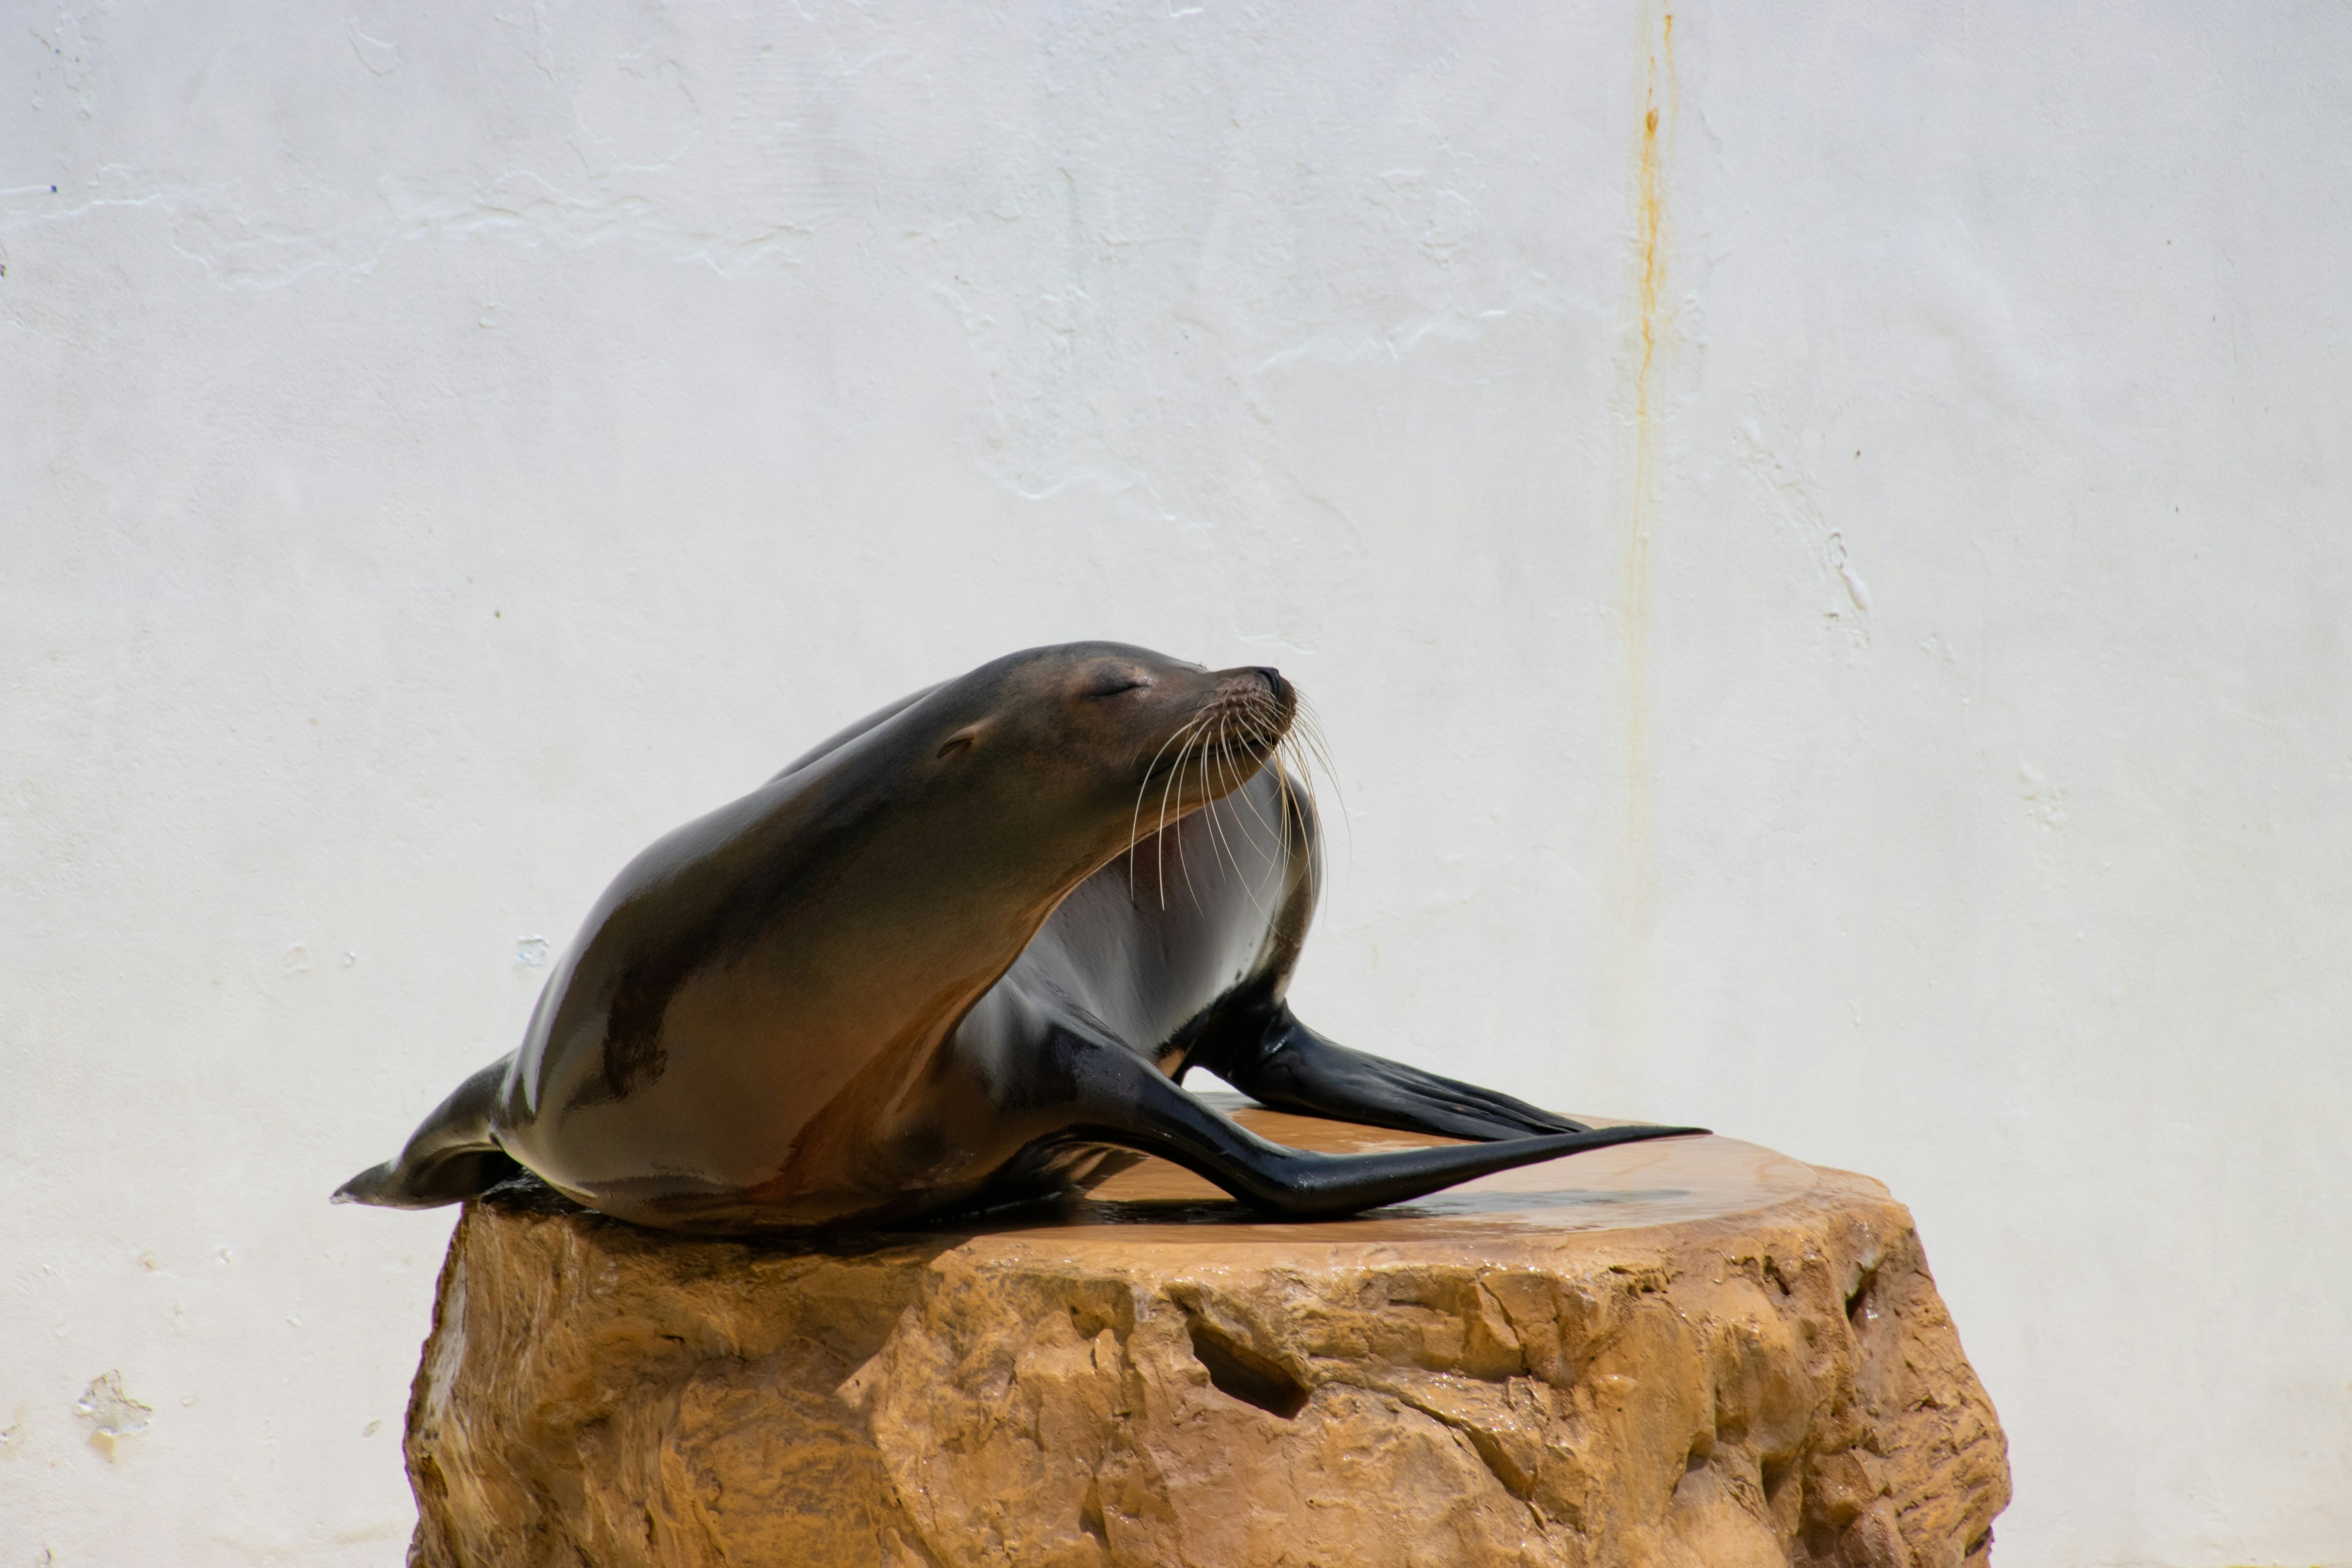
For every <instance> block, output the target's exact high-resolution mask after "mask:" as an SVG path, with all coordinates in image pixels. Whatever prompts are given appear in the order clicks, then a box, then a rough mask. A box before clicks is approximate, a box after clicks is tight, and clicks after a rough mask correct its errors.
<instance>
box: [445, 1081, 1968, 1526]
mask: <svg viewBox="0 0 2352 1568" xmlns="http://www.w3.org/2000/svg"><path fill="white" fill-rule="evenodd" d="M1244 1120H1246V1121H1250V1122H1252V1123H1253V1124H1254V1125H1255V1126H1256V1127H1257V1129H1258V1130H1259V1131H1262V1132H1264V1133H1265V1134H1266V1135H1268V1136H1271V1137H1276V1138H1281V1139H1283V1140H1285V1141H1286V1142H1295V1143H1308V1144H1314V1145H1316V1146H1320V1147H1325V1148H1349V1147H1355V1148H1363V1147H1395V1146H1400V1145H1403V1144H1408V1143H1412V1142H1422V1140H1415V1139H1411V1138H1407V1137H1404V1136H1402V1135H1400V1134H1394V1133H1384V1132H1373V1131H1367V1130H1361V1129H1339V1128H1335V1127H1332V1126H1331V1125H1330V1124H1328V1123H1315V1122H1310V1121H1305V1120H1303V1119H1299V1118H1293V1117H1285V1116H1277V1115H1275V1114H1273V1113H1270V1112H1258V1111H1251V1112H1246V1113H1244ZM1213 1198H1214V1194H1212V1193H1211V1192H1210V1191H1209V1189H1207V1188H1205V1187H1204V1186H1202V1185H1201V1184H1198V1183H1196V1182H1195V1181H1194V1180H1193V1178H1192V1177H1190V1176H1188V1175H1185V1174H1184V1173H1181V1172H1176V1171H1173V1170H1171V1169H1170V1168H1169V1167H1166V1166H1161V1165H1159V1164H1158V1163H1156V1162H1154V1163H1147V1164H1146V1165H1145V1166H1142V1167H1139V1168H1138V1169H1137V1170H1135V1171H1133V1172H1129V1173H1126V1174H1124V1175H1122V1176H1120V1177H1118V1178H1116V1179H1115V1180H1114V1182H1113V1183H1112V1184H1110V1185H1108V1186H1107V1187H1106V1188H1104V1189H1103V1190H1102V1192H1101V1193H1100V1194H1098V1195H1097V1199H1096V1200H1095V1201H1089V1202H1085V1203H1080V1204H1074V1205H1066V1207H1064V1208H1062V1209H1058V1210H1055V1211H1054V1212H1051V1213H1029V1214H1024V1215H1016V1216H1013V1217H1011V1218H1007V1219H1003V1220H1000V1221H998V1222H997V1223H996V1224H994V1225H993V1226H987V1227H982V1228H978V1229H974V1228H965V1229H961V1230H957V1231H954V1232H952V1233H950V1232H919V1233H902V1234H899V1235H896V1236H892V1237H878V1238H871V1239H870V1240H868V1241H866V1242H865V1243H860V1244H851V1245H840V1244H836V1245H835V1246H834V1247H830V1248H827V1249H812V1248H809V1247H803V1246H795V1245H782V1244H776V1243H772V1242H756V1243H749V1244H746V1243H739V1242H727V1241H710V1240H701V1239H680V1238H677V1237H667V1236H660V1235H656V1234H652V1233H649V1232H646V1231H642V1230H637V1229H634V1228H631V1227H629V1226H623V1225H620V1224H617V1223H614V1222H611V1221H607V1220H604V1219H601V1218H598V1217H596V1216H593V1215H583V1214H579V1213H576V1212H570V1211H567V1210H565V1209H563V1208H562V1206H561V1205H558V1204H555V1203H553V1202H552V1201H541V1202H538V1203H515V1204H500V1203H497V1202H490V1203H484V1204H477V1205H472V1206H471V1207H470V1209H469V1212H468V1213H467V1215H465V1217H464V1219H463V1221H462V1222H461V1223H460V1225H459V1226H458V1229H457V1236H456V1237H455V1238H454V1239H453V1241H452V1242H451V1245H450V1252H449V1258H448V1261H447V1264H446V1268H445V1269H444V1272H443V1275H442V1280H441V1288H440V1296H439V1301H438V1305H437V1307H436V1314H435V1321H434V1327H433V1332H432V1337H431V1339H430V1340H429V1341H428V1342H427V1344H426V1346H425V1356H424V1364H423V1366H422V1368H421V1370H420V1371H419V1373H418V1374H417V1378H416V1384H415V1397H414V1400H413V1402H412V1405H411V1408H410V1411H409V1422H408V1436H407V1455H408V1463H409V1469H410V1474H411V1477H412V1479H413V1480H414V1482H415V1489H416V1493H417V1498H418V1500H419V1503H420V1505H421V1509H422V1520H421V1522H420V1524H419V1526H418V1529H417V1533H416V1537H415V1543H414V1545H413V1546H412V1548H411V1561H412V1563H419V1564H425V1565H428V1568H461V1565H462V1568H523V1565H526V1564H529V1565H534V1568H535V1565H539V1564H558V1563H560V1564H565V1565H567V1568H569V1565H571V1564H575V1563H590V1564H595V1565H597V1568H621V1565H630V1568H635V1565H638V1564H646V1565H651V1564H660V1565H662V1568H688V1565H692V1568H702V1565H706V1564H719V1563H730V1564H751V1563H759V1564H770V1563H772V1564H792V1565H816V1564H834V1563H839V1564H873V1563H891V1564H909V1565H912V1564H934V1565H941V1568H944V1565H949V1564H954V1565H958V1568H961V1565H964V1564H973V1565H979V1564H990V1565H998V1564H1002V1565H1005V1568H1013V1565H1019V1568H1044V1565H1047V1564H1073V1565H1076V1564H1093V1563H1136V1564H1142V1563H1153V1564H1159V1563H1168V1564H1177V1563H1185V1564H1202V1565H1215V1568H1241V1565H1244V1564H1269V1565H1270V1564H1276V1563H1279V1564H1286V1565H1290V1568H1307V1565H1309V1564H1331V1565H1334V1568H1339V1565H1346V1568H1381V1565H1386V1564H1398V1565H1402V1564H1419V1563H1427V1564H1438V1563H1448V1564H1451V1563H1511V1564H1528V1565H1529V1568H1532V1565H1535V1564H1549V1563H1565V1564H1588V1563H1589V1564H1612V1565H1613V1564H1647V1563H1657V1564H1690V1565H1692V1568H1701V1565H1704V1568H1742V1565H1745V1564H1751V1563H1753V1564H1766V1563H1795V1564H1821V1565H1824V1568H1826V1565H1831V1564H1836V1565H1841V1568H1898V1565H1915V1568H1959V1565H1961V1564H1967V1565H1969V1568H1980V1565H1982V1564H1984V1563H1988V1562H1989V1560H1990V1536H1991V1531H1990V1526H1991V1521H1992V1519H1993V1516H1994V1515H1995V1514H1997V1513H1998V1512H2000V1509H2001V1507H2002V1506H2003V1505H2004V1504H2005V1503H2006V1502H2007V1501H2008V1500H2009V1467H2008V1459H2007V1453H2006V1447H2005V1444H2004V1442H2003V1440H2002V1437H2001V1434H2000V1427H1999V1426H1998V1425H1997V1424H1996V1422H1995V1419H1994V1415H1993V1411H1992V1406H1991V1405H1990V1402H1989V1401H1988V1400H1987V1398H1986V1396H1985V1393H1984V1390H1983V1389H1982V1387H1980V1386H1979V1384H1978V1382H1977V1379H1976V1376H1975V1374H1974V1373H1972V1372H1971V1371H1970V1370H1969V1364H1968V1362H1967V1360H1966V1359H1965V1357H1964V1356H1963V1355H1962V1353H1961V1351H1960V1344H1959V1340H1958V1336H1957V1334H1956V1333H1955V1331H1954V1330H1953V1326H1952V1322H1951V1320H1950V1318H1949V1317H1948V1315H1947V1314H1946V1312H1945V1310H1944V1307H1943V1303H1942V1301H1941V1300H1939V1299H1938V1298H1937V1294H1936V1288H1935V1284H1934V1281H1933V1280H1932V1279H1930V1278H1929V1276H1928V1273H1927V1261H1926V1258H1925V1257H1924V1255H1923V1254H1922V1252H1921V1250H1920V1244H1919V1238H1918V1236H1917V1234H1916V1231H1915V1230H1914V1228H1913V1226H1912V1223H1911V1217H1910V1215H1908V1213H1906V1211H1905V1209H1904V1208H1903V1207H1902V1205H1899V1204H1896V1203H1895V1202H1894V1201H1893V1200H1892V1199H1891V1198H1889V1197H1888V1196H1887V1194H1886V1192H1885V1189H1884V1188H1883V1187H1881V1186H1880V1185H1879V1184H1876V1183H1875V1182H1873V1181H1871V1180H1869V1179H1867V1178H1865V1177H1861V1176H1854V1175H1849V1174H1846V1173H1841V1172H1834V1171H1826V1170H1821V1169H1817V1168H1815V1167H1812V1166H1808V1165H1804V1164H1801V1163H1798V1162H1795V1161H1791V1160H1788V1159H1786V1158H1784V1157H1782V1156H1780V1155H1776V1154H1773V1153H1771V1152H1769V1151H1766V1150H1762V1149H1759V1148H1756V1147H1755V1146H1753V1145H1749V1144H1744V1143H1738V1142H1732V1141H1730V1140H1727V1139H1715V1138H1710V1139H1693V1140H1683V1141H1675V1142H1662V1143H1653V1144H1644V1145H1639V1146H1636V1147H1633V1148H1628V1149H1618V1150H1610V1151H1605V1152H1600V1153H1595V1154H1590V1155H1585V1156H1581V1157H1579V1158H1577V1159H1574V1160H1570V1161H1563V1162H1558V1163H1554V1164H1552V1165H1550V1166H1545V1167H1538V1168H1537V1169H1535V1170H1532V1171H1521V1172H1514V1173H1507V1174H1506V1175H1504V1176H1500V1177H1494V1178H1489V1179H1488V1180H1486V1181H1485V1182H1482V1183H1479V1184H1474V1185H1472V1186H1470V1187H1468V1188H1464V1189H1457V1190H1456V1191H1454V1193H1451V1194H1441V1195H1440V1196H1439V1197H1436V1198H1433V1199H1430V1200H1425V1201H1424V1202H1423V1203H1422V1204H1419V1205H1409V1206H1407V1207H1404V1208H1401V1209H1391V1210H1387V1211H1384V1212H1383V1213H1381V1215H1376V1216H1372V1217H1370V1218H1367V1219H1364V1220H1360V1221H1356V1222H1352V1223H1348V1224H1334V1225H1316V1226H1265V1225H1258V1224H1253V1223H1247V1222H1246V1220H1245V1219H1244V1218H1243V1217H1241V1215H1240V1211H1236V1210H1234V1209H1232V1208H1231V1207H1230V1206H1229V1205H1223V1204H1222V1203H1220V1202H1216V1201H1213Z"/></svg>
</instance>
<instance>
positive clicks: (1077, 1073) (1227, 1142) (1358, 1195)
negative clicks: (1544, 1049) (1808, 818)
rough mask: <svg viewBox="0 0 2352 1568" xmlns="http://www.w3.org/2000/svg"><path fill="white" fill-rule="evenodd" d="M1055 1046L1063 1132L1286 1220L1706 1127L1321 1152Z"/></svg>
mask: <svg viewBox="0 0 2352 1568" xmlns="http://www.w3.org/2000/svg"><path fill="white" fill-rule="evenodd" d="M1055 1044H1056V1046H1057V1047H1061V1049H1060V1050H1059V1051H1057V1053H1056V1054H1058V1055H1063V1059H1064V1061H1065V1063H1066V1066H1067V1068H1068V1070H1069V1072H1070V1075H1071V1078H1072V1079H1074V1080H1075V1084H1076V1089H1077V1099H1078V1103H1077V1106H1076V1116H1075V1118H1074V1121H1075V1123H1076V1124H1075V1125H1073V1126H1072V1127H1070V1128H1069V1129H1068V1131H1067V1135H1073V1136H1076V1137H1081V1138H1085V1139H1087V1140H1090V1141H1097V1142H1105V1143H1113V1144H1117V1145H1118V1146H1120V1147H1122V1148H1128V1149H1139V1150H1142V1151H1143V1152H1146V1153H1150V1154H1157V1155H1159V1156H1160V1157H1161V1158H1162V1159H1165V1160H1171V1161H1173V1162H1175V1163H1177V1164H1180V1165H1182V1166H1184V1167H1185V1168H1186V1169H1188V1170H1190V1171H1192V1172H1194V1173H1198V1174H1200V1175H1202V1176H1205V1177H1207V1178H1208V1179H1209V1180H1210V1181H1212V1182H1214V1183H1215V1184H1217V1185H1219V1186H1221V1187H1223V1189H1224V1190H1225V1191H1227V1192H1229V1193H1231V1194H1233V1195H1234V1196H1235V1197H1237V1198H1239V1199H1241V1200H1242V1201H1243V1202H1244V1203H1246V1204H1249V1205H1252V1206H1253V1207H1255V1208H1259V1209H1263V1210H1265V1212H1267V1213H1268V1214H1272V1215H1277V1216H1279V1217H1281V1218H1284V1219H1328V1218H1333V1217H1336V1216H1338V1215H1348V1214H1353V1213H1355V1212H1357V1211H1358V1210H1360V1209H1368V1208H1377V1207H1379V1206H1380V1205H1382V1204H1397V1203H1403V1202H1405V1201H1406V1200H1408V1199H1411V1198H1417V1197H1420V1196H1422V1195H1423V1194H1426V1193H1433V1192H1435V1191H1437V1190H1438V1189H1439V1188H1441V1187H1450V1186H1453V1185H1454V1184H1455V1183H1457V1182H1466V1181H1468V1180H1470V1179H1471V1178H1472V1177H1473V1176H1483V1175H1486V1174H1488V1173H1491V1172H1495V1171H1507V1170H1510V1169H1512V1168H1513V1167H1515V1166H1518V1165H1532V1164H1535V1163H1538V1162H1540V1161H1544V1160H1556V1159H1558V1158H1559V1157H1560V1156H1561V1155H1563V1154H1578V1153H1582V1152H1584V1151H1585V1150H1588V1149H1605V1148H1608V1147H1609V1146H1611V1145H1612V1144H1616V1143H1633V1142H1642V1141H1643V1140H1645V1139H1651V1138H1677V1137H1685V1136H1691V1135H1695V1134H1698V1133H1702V1132H1704V1131H1705V1129H1703V1128H1697V1127H1607V1128H1601V1129H1599V1130H1597V1131H1579V1132H1562V1133H1552V1134H1548V1135H1544V1136H1539V1137H1522V1138H1510V1139H1506V1140H1501V1141H1497V1142H1486V1143H1478V1144H1469V1145H1464V1144H1454V1145H1451V1146H1447V1147H1443V1148H1435V1149H1407V1150H1400V1151H1397V1152H1392V1153H1381V1154H1317V1153H1312V1152H1308V1151H1306V1150H1302V1149H1287V1148H1285V1147H1283V1146H1282V1145H1281V1144H1279V1143H1270V1142H1266V1140H1265V1139H1263V1138H1260V1137H1259V1136H1257V1134H1255V1133H1254V1132H1252V1131H1249V1129H1247V1128H1245V1127H1244V1126H1242V1125H1241V1124H1240V1123H1238V1122H1235V1121H1231V1120H1229V1119H1228V1118H1226V1117H1224V1116H1222V1115H1220V1114H1218V1112H1216V1111H1215V1110H1212V1109H1211V1108H1210V1107H1209V1106H1207V1105H1205V1104H1203V1103H1202V1102H1201V1101H1200V1100H1195V1099H1193V1098H1192V1096H1191V1095H1189V1094H1187V1093H1185V1092H1184V1091H1183V1090H1182V1089H1179V1088H1177V1087H1176V1085H1175V1084H1174V1083H1173V1082H1171V1080H1169V1079H1167V1078H1164V1077H1162V1076H1161V1075H1160V1072H1159V1071H1158V1070H1157V1069H1156V1068H1152V1067H1151V1066H1150V1064H1148V1063H1146V1062H1144V1061H1142V1060H1140V1059H1139V1058H1137V1057H1135V1056H1134V1055H1133V1054H1132V1053H1130V1052H1128V1051H1125V1050H1122V1049H1120V1048H1118V1047H1115V1046H1100V1045H1095V1044H1092V1043H1090V1042H1086V1041H1080V1040H1077V1039H1075V1038H1074V1037H1069V1036H1066V1035H1065V1036H1063V1037H1062V1038H1061V1039H1059V1040H1057V1041H1056V1042H1055ZM1350 1054H1353V1053H1350ZM1229 1081H1230V1080H1229ZM1438 1081H1440V1082H1443V1081H1444V1080H1442V1079H1440V1080H1438ZM1538 1114H1541V1113H1540V1112H1538Z"/></svg>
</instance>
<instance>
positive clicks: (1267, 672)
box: [1250, 664, 1282, 697]
mask: <svg viewBox="0 0 2352 1568" xmlns="http://www.w3.org/2000/svg"><path fill="white" fill-rule="evenodd" d="M1250 673H1251V674H1252V675H1255V676H1256V677H1257V678H1258V679H1260V680H1263V681H1265V689H1267V690H1268V691H1271V692H1273V693H1274V694H1275V695H1276V697H1279V696H1281V695H1282V671H1280V670H1278V669H1274V668H1269V667H1268V666H1265V665H1263V664H1254V665H1252V666H1250Z"/></svg>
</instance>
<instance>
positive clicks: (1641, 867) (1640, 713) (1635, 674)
mask: <svg viewBox="0 0 2352 1568" xmlns="http://www.w3.org/2000/svg"><path fill="white" fill-rule="evenodd" d="M1644 33H1645V35H1646V37H1645V44H1646V47H1645V48H1644V50H1643V91H1642V121H1641V133H1640V136H1639V137H1638V138H1637V141H1636V147H1637V150H1638V151H1637V163H1636V166H1635V170H1634V182H1633V184H1634V202H1635V205H1634V240H1635V247H1636V248H1635V271H1634V331H1635V337H1634V340H1633V342H1632V343H1631V345H1630V347H1631V349H1632V354H1631V356H1630V357H1631V360H1632V367H1631V368H1632V380H1633V386H1632V394H1631V413H1632V419H1633V458H1632V464H1633V472H1632V480H1631V484H1630V486H1629V495H1628V505H1627V514H1626V526H1625V582H1624V623H1623V624H1624V628H1625V653H1624V658H1625V820H1624V839H1623V843H1622V854H1623V856H1624V875H1623V879H1622V899H1621V900H1620V902H1619V921H1618V931H1619V937H1620V952H1619V953H1618V963H1617V976H1616V984H1617V985H1618V987H1619V996H1620V1005H1619V1008H1618V1013H1619V1018H1618V1024H1619V1028H1620V1032H1621V1037H1625V1043H1628V1044H1631V1043H1633V1039H1634V1038H1637V1037H1639V1036H1640V1035H1641V1034H1643V1032H1644V1029H1643V1025H1644V1022H1645V1016H1646V1013H1647V998H1648V990H1649V986H1648V947H1649V932H1650V925H1651V919H1652V909H1651V906H1652V900H1653V882H1654V864H1653V859H1654V858H1653V855H1652V850H1651V837H1652V830H1653V824H1652V805H1653V795H1654V790H1653V787H1652V778H1651V755H1650V753H1651V742H1650V542H1651V535H1652V532H1653V530H1654V526H1655V522H1656V511H1657V490H1658V474H1657V469H1658V450H1657V445H1658V430H1657V424H1658V419H1657V409H1656V406H1655V405H1656V402H1657V397H1658V387H1657V384H1658V378H1659V375H1660V372H1661V369H1662V366H1661V360H1662V357H1663V354H1664V349H1665V336H1666V333H1667V331H1668V330H1669V328H1670V327H1671V325H1672V321H1671V316H1670V313H1669V310H1668V308H1667V305H1666V299H1665V285H1666V266H1667V250H1666V242H1667V225H1666V189H1665V161H1666V153H1667V150H1668V146H1669V143H1670V142H1671V139H1672V135H1673V131H1674V111H1675V56H1674V46H1675V17H1674V13H1673V12H1671V11H1664V10H1659V11H1655V12H1653V13H1652V14H1651V19H1650V20H1649V21H1648V22H1646V23H1645V25H1644Z"/></svg>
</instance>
